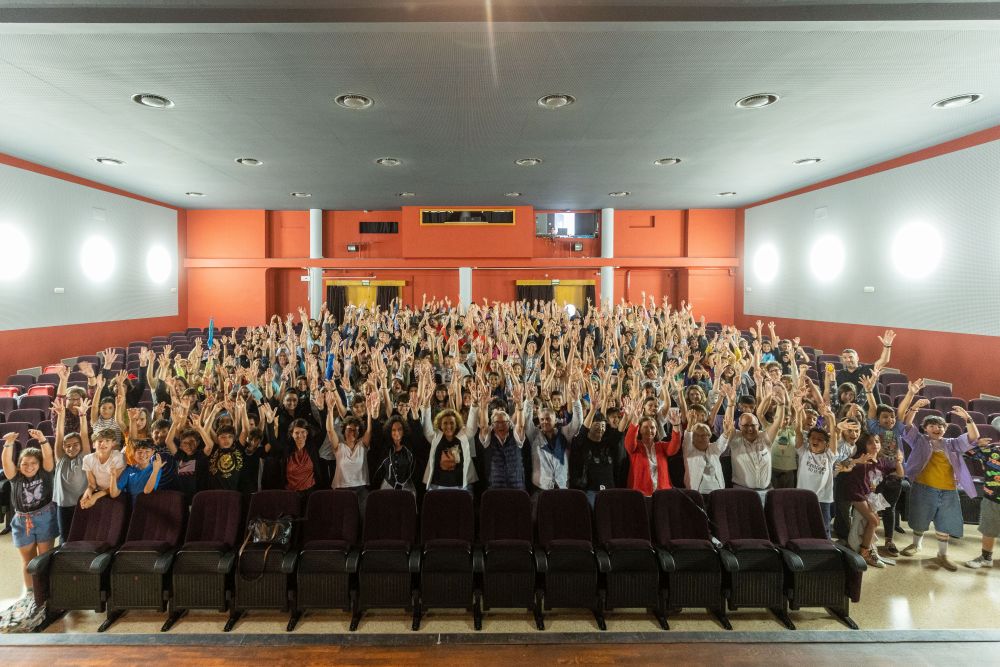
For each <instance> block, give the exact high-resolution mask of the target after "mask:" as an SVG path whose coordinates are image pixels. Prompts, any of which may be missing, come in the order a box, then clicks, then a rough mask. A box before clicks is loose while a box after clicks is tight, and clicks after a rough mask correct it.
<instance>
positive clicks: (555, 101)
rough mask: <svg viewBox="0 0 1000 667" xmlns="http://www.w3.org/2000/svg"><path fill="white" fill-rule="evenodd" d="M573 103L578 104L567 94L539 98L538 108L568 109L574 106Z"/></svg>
mask: <svg viewBox="0 0 1000 667" xmlns="http://www.w3.org/2000/svg"><path fill="white" fill-rule="evenodd" d="M573 102H576V98H575V97H573V96H572V95H567V94H565V93H556V94H554V95H545V96H544V97H539V98H538V106H540V107H542V108H543V109H561V108H563V107H568V106H569V105H571V104H573Z"/></svg>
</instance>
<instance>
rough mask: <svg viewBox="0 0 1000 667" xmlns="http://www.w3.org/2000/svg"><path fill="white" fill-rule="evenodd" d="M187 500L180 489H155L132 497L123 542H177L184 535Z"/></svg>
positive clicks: (174, 543)
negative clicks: (133, 498) (133, 501)
mask: <svg viewBox="0 0 1000 667" xmlns="http://www.w3.org/2000/svg"><path fill="white" fill-rule="evenodd" d="M186 519H187V503H186V502H185V501H184V494H183V493H182V492H180V491H154V492H153V493H143V494H140V495H138V496H136V497H135V504H134V506H133V507H132V518H131V520H130V521H129V524H128V534H127V535H126V536H125V541H126V542H136V541H143V542H146V541H155V542H167V543H169V544H171V545H177V544H179V543H180V541H181V536H182V535H183V534H184V524H185V521H186Z"/></svg>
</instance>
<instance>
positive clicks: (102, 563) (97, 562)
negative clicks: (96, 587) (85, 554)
mask: <svg viewBox="0 0 1000 667" xmlns="http://www.w3.org/2000/svg"><path fill="white" fill-rule="evenodd" d="M114 557H115V551H114V550H113V549H108V550H107V551H105V552H104V553H100V554H97V555H96V556H95V557H94V560H92V561H90V571H91V573H92V574H101V573H102V572H104V571H105V570H106V569H108V566H109V565H111V561H112V560H113V559H114Z"/></svg>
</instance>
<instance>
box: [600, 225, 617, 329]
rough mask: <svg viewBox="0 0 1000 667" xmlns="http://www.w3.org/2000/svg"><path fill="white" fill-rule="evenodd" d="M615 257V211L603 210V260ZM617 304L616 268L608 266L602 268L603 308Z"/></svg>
mask: <svg viewBox="0 0 1000 667" xmlns="http://www.w3.org/2000/svg"><path fill="white" fill-rule="evenodd" d="M614 256H615V209H613V208H602V209H601V258H608V259H611V258H613V257H614ZM614 303H615V268H614V267H613V266H611V265H610V264H608V265H607V266H602V267H601V308H602V309H604V308H612V307H614Z"/></svg>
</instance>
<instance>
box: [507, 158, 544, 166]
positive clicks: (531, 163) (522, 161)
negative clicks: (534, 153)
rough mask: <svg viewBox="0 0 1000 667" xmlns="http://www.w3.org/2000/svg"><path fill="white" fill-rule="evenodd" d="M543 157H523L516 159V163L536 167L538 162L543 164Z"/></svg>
mask: <svg viewBox="0 0 1000 667" xmlns="http://www.w3.org/2000/svg"><path fill="white" fill-rule="evenodd" d="M541 163H542V158H540V157H522V158H519V159H517V160H514V164H516V165H517V166H518V167H534V166H535V165H536V164H541Z"/></svg>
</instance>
